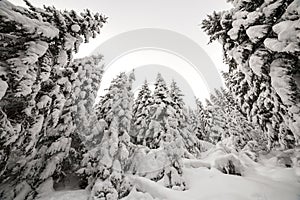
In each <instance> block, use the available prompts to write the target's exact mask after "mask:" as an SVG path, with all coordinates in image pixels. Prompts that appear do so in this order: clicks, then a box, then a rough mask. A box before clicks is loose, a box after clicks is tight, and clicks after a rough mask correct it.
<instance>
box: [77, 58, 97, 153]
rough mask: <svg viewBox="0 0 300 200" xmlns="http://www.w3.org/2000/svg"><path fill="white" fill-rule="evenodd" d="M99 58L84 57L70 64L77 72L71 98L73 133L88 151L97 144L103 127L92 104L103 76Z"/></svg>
mask: <svg viewBox="0 0 300 200" xmlns="http://www.w3.org/2000/svg"><path fill="white" fill-rule="evenodd" d="M100 60H101V57H100V56H93V57H86V58H84V59H78V60H75V61H74V62H72V68H74V69H76V70H77V73H78V76H77V78H76V80H75V86H74V89H73V91H74V92H73V94H72V98H73V99H74V100H75V105H76V106H77V109H76V113H75V115H74V121H75V123H76V129H75V132H76V133H78V134H79V135H80V137H81V139H82V141H83V142H84V144H85V146H86V147H87V148H88V149H89V148H91V147H92V146H94V145H96V144H99V143H100V141H101V138H102V135H101V133H102V131H101V130H102V129H103V126H102V124H101V123H99V122H98V119H97V115H96V112H95V109H94V103H95V99H96V96H97V91H98V88H99V87H100V82H101V78H102V74H103V66H99V67H97V68H96V67H95V66H97V65H99V62H100Z"/></svg>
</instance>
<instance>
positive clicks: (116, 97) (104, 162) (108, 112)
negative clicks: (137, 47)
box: [78, 73, 133, 200]
mask: <svg viewBox="0 0 300 200" xmlns="http://www.w3.org/2000/svg"><path fill="white" fill-rule="evenodd" d="M131 85H132V78H131V77H128V76H127V75H126V74H125V73H121V74H120V75H118V76H117V78H115V79H114V80H113V81H112V83H111V85H110V87H109V89H108V92H107V93H106V94H105V96H104V97H102V99H101V100H100V102H99V103H98V105H97V106H96V109H97V114H98V117H99V118H100V119H99V121H102V123H103V124H104V123H105V124H106V128H105V130H104V136H103V138H102V141H101V143H99V144H96V145H94V147H93V148H91V149H90V150H89V151H88V152H87V153H86V154H85V155H84V159H83V160H82V166H83V167H82V168H81V169H80V170H79V171H78V173H80V174H83V175H85V176H88V177H89V188H90V189H91V196H90V197H91V199H116V200H117V199H120V198H122V197H124V196H126V195H127V194H128V193H129V192H130V189H131V187H132V185H131V183H130V181H129V179H128V177H126V176H125V174H124V172H125V169H126V166H127V164H128V163H127V161H128V156H129V154H130V152H131V151H132V150H133V144H132V143H131V142H130V136H129V131H130V122H131V118H132V106H133V93H132V92H131Z"/></svg>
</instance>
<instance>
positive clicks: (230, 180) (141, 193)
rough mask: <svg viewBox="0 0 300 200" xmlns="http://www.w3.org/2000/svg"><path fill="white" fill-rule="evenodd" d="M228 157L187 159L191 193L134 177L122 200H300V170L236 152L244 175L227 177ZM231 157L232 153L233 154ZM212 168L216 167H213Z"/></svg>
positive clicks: (63, 197) (75, 199)
mask: <svg viewBox="0 0 300 200" xmlns="http://www.w3.org/2000/svg"><path fill="white" fill-rule="evenodd" d="M222 155H223V156H227V155H228V154H227V153H226V151H224V149H221V148H219V147H217V148H214V149H211V150H209V151H207V152H205V153H203V155H202V159H201V160H189V159H185V160H184V163H185V165H184V166H185V167H184V179H185V181H186V183H187V188H188V189H187V190H185V191H176V190H171V189H168V188H166V187H164V186H163V185H162V184H161V183H160V182H154V181H151V180H149V179H147V178H144V177H139V176H130V178H131V179H132V180H133V181H134V183H135V185H134V188H133V190H132V191H131V192H130V194H129V195H128V196H127V197H125V198H123V199H122V200H220V199H221V200H299V199H300V177H299V175H297V173H296V172H297V171H299V167H298V168H284V167H280V166H278V165H277V164H276V157H274V156H273V157H270V156H269V157H267V156H265V157H264V158H263V159H261V160H260V161H259V162H254V161H252V160H251V159H250V158H249V157H247V156H246V155H245V154H243V153H235V157H237V158H238V159H239V160H240V161H241V163H242V165H243V167H244V173H243V176H236V175H228V174H223V173H221V172H220V171H219V170H217V169H216V168H214V167H213V166H214V163H216V161H217V160H218V158H220V157H221V156H222ZM229 155H230V154H229ZM210 166H212V167H211V168H210ZM88 195H89V194H88V192H86V191H84V190H73V191H59V192H50V193H47V194H46V195H41V197H40V198H39V200H71V199H72V200H86V199H88Z"/></svg>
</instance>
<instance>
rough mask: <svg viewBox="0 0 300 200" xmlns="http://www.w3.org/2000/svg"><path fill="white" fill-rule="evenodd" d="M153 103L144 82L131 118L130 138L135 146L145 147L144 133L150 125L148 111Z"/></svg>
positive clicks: (146, 83)
mask: <svg viewBox="0 0 300 200" xmlns="http://www.w3.org/2000/svg"><path fill="white" fill-rule="evenodd" d="M152 103H153V99H152V95H151V90H150V89H149V85H148V82H147V80H145V82H144V84H143V85H142V88H141V89H140V91H139V94H138V96H137V98H136V100H135V101H134V104H133V118H132V122H131V124H132V128H131V134H130V137H131V139H132V141H133V142H134V143H135V144H143V145H146V137H145V134H146V131H147V129H148V127H149V123H150V111H151V105H152Z"/></svg>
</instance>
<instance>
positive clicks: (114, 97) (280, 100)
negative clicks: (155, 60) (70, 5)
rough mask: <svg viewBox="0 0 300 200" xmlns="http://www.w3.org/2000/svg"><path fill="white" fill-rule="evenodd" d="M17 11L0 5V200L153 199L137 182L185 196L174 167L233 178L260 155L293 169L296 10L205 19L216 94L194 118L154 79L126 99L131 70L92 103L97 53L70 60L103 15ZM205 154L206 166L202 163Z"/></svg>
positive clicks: (237, 8) (242, 6) (178, 94)
mask: <svg viewBox="0 0 300 200" xmlns="http://www.w3.org/2000/svg"><path fill="white" fill-rule="evenodd" d="M25 2H26V4H27V8H23V7H19V6H15V5H13V4H11V3H10V2H8V1H6V0H1V1H0V38H1V40H0V58H1V60H0V199H3V200H11V199H15V200H25V199H26V200H29V199H40V198H42V195H43V194H44V193H47V192H49V191H52V192H53V191H61V190H65V189H71V190H80V189H83V190H85V191H87V192H88V195H87V196H88V198H89V199H93V200H96V199H111V200H114V199H122V198H124V199H126V198H127V197H128V196H130V195H132V193H133V192H134V191H135V192H136V193H141V194H140V195H142V196H140V197H132V198H131V199H149V200H150V199H163V198H162V197H160V196H159V195H157V196H155V194H154V195H153V192H152V193H151V192H149V191H147V189H145V188H144V187H142V186H140V187H139V186H138V184H137V182H138V181H141V180H143V181H145V180H146V179H147V180H149V181H153V182H157V183H159V184H161V185H163V187H165V188H169V189H170V190H175V191H188V190H189V189H190V188H191V187H190V184H189V181H187V179H186V176H185V175H184V172H185V168H188V167H192V168H199V167H204V168H208V169H211V168H214V169H216V170H218V171H220V172H221V173H223V174H230V175H234V176H244V175H245V174H246V173H245V171H246V170H245V169H246V168H247V167H251V166H249V165H250V164H249V165H247V162H249V163H250V162H251V163H252V162H253V163H259V162H260V161H261V159H262V158H261V155H264V156H265V155H270V154H271V153H272V155H273V156H274V157H275V160H276V162H275V163H276V166H280V167H282V168H295V169H296V168H297V169H298V168H299V167H300V150H299V142H300V140H299V136H300V78H299V77H300V68H299V66H300V62H299V58H300V45H299V37H300V29H299V22H300V18H299V17H300V5H299V2H298V1H292V0H265V1H264V0H259V1H248V0H230V1H229V2H231V3H232V5H233V8H232V9H230V10H227V11H222V12H214V13H212V14H211V15H208V16H207V19H205V20H204V21H203V22H202V29H203V30H204V31H205V32H206V33H207V34H208V35H209V36H210V42H213V41H218V42H220V43H221V45H222V47H223V53H224V62H225V63H226V64H227V65H228V66H229V71H228V72H224V73H223V78H224V81H225V83H226V88H217V89H215V92H214V93H212V94H211V96H210V98H209V99H207V100H206V101H205V102H201V101H200V100H198V99H195V101H196V105H197V107H196V109H193V108H190V107H189V106H188V105H186V104H185V102H184V101H183V98H182V97H183V96H184V94H183V92H182V91H181V89H180V88H179V87H178V84H177V83H176V80H174V81H173V82H171V83H169V84H168V83H166V82H165V80H164V78H163V77H162V75H161V74H157V77H156V81H155V83H154V86H155V88H154V90H151V89H150V87H149V83H148V82H147V80H145V82H144V84H143V85H142V87H141V89H140V90H139V92H138V95H137V97H136V98H135V97H134V94H133V90H132V83H133V82H134V81H135V75H134V71H132V72H130V73H125V72H122V73H120V74H119V75H118V76H117V77H115V78H114V79H113V81H112V82H111V84H110V86H109V88H108V89H107V92H106V94H105V95H104V96H101V97H100V100H99V101H97V102H96V97H97V91H98V89H99V87H100V84H101V78H102V75H103V73H105V71H104V70H103V56H102V55H94V56H90V57H85V58H81V59H73V55H74V53H76V52H78V50H79V47H80V44H81V43H83V42H85V43H88V42H89V38H95V37H96V36H97V34H99V33H100V29H102V28H103V25H104V24H105V23H106V22H107V18H106V17H105V16H104V15H101V14H98V13H96V14H94V13H91V12H90V11H89V10H85V11H84V12H82V13H80V14H78V13H76V12H75V11H73V10H71V11H67V10H64V11H60V10H57V9H56V8H55V7H53V6H50V7H47V6H45V7H44V8H37V7H34V6H33V5H31V4H30V2H28V1H27V0H25ZM100 37H101V35H100ZM104 56H105V55H104ZM216 151H219V152H222V154H220V155H219V154H218V157H216V158H214V160H213V164H210V163H209V162H208V161H203V160H202V161H201V159H203V158H204V157H205V156H204V155H209V153H213V152H216ZM274 152H276V153H274ZM241 155H242V156H241ZM212 157H214V156H212ZM245 157H246V158H247V162H246V161H245V159H246V158H245ZM253 166H256V165H255V164H253ZM298 175H299V174H298ZM137 177H138V178H137ZM140 185H141V184H140ZM147 193H149V194H151V195H152V196H150V197H149V195H148V194H147ZM154 193H155V192H154ZM158 193H159V192H157V194H158ZM146 194H147V195H148V196H147V195H146ZM143 195H144V196H143ZM128 199H130V198H128Z"/></svg>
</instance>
